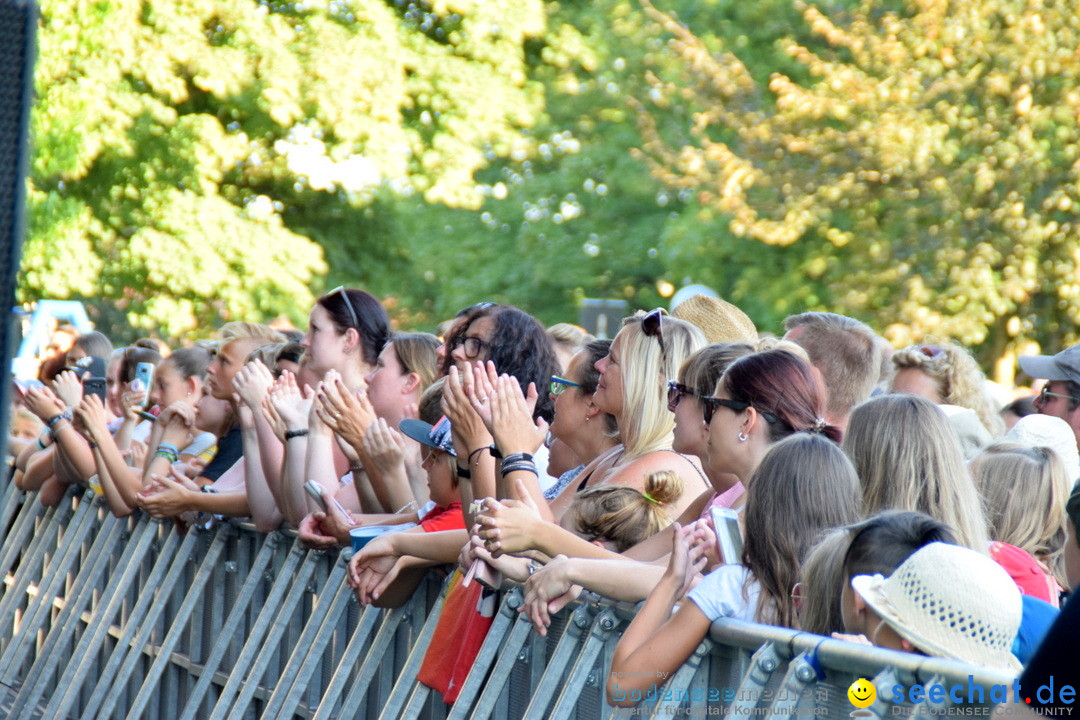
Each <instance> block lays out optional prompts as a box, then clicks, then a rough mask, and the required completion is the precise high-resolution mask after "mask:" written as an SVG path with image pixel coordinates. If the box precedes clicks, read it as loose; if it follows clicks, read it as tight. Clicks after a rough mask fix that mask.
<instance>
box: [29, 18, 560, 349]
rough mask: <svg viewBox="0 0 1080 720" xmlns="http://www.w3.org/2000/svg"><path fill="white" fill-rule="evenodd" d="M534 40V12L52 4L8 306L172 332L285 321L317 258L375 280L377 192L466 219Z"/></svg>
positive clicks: (518, 118) (300, 307)
mask: <svg viewBox="0 0 1080 720" xmlns="http://www.w3.org/2000/svg"><path fill="white" fill-rule="evenodd" d="M544 30H545V14H544V9H543V5H542V3H541V2H539V0H527V1H525V2H520V1H510V0H502V1H489V0H476V1H473V2H470V1H469V0H458V1H457V2H434V3H431V4H430V5H425V4H420V3H408V4H406V3H404V2H394V3H384V2H378V1H376V0H356V1H355V2H345V1H342V0H334V1H333V2H330V3H328V4H326V5H320V6H319V7H315V6H314V5H310V4H305V3H303V2H296V3H284V2H254V1H252V0H221V1H218V0H214V1H210V0H186V1H183V2H176V1H175V0H140V1H139V2H136V1H135V0H117V2H110V3H93V2H85V1H84V0H54V2H51V3H47V4H46V5H45V6H44V7H43V9H42V18H41V26H40V33H39V58H38V64H37V69H36V78H35V82H36V89H37V96H38V97H37V101H36V104H35V107H34V109H33V115H32V124H33V131H34V143H35V149H34V154H33V159H32V172H31V179H30V191H29V195H30V208H29V211H30V221H29V237H28V239H27V242H26V245H25V248H24V261H23V266H22V275H21V284H20V299H21V300H24V301H28V300H33V299H35V298H38V297H82V298H87V299H90V300H91V301H92V303H91V304H92V310H93V311H95V312H97V313H99V315H98V317H99V319H101V320H103V321H105V324H106V325H108V324H109V322H108V321H110V320H118V319H120V318H122V319H123V321H124V322H126V323H130V324H131V325H133V326H134V327H136V328H139V329H141V330H144V331H146V330H159V331H160V332H162V333H163V334H165V335H168V336H174V337H175V336H182V335H191V334H195V333H198V332H205V329H206V328H207V327H208V326H211V325H213V324H214V323H216V322H218V321H220V320H227V319H235V318H238V317H242V318H248V319H252V318H263V319H266V318H270V317H273V316H276V315H279V314H285V315H287V316H289V317H291V318H292V319H293V320H295V321H301V320H302V318H303V316H304V315H305V314H306V312H307V309H308V308H309V307H310V305H311V302H312V299H313V298H312V287H313V286H317V285H319V284H321V283H320V282H319V276H320V275H322V274H323V273H324V272H326V270H327V268H328V265H327V262H326V259H325V258H324V255H323V252H322V248H321V247H320V245H319V244H318V242H316V241H319V242H324V243H326V244H327V246H328V247H332V246H335V243H336V247H342V246H347V247H348V248H349V251H348V252H346V253H341V252H335V253H331V254H332V260H334V262H344V263H350V264H354V265H358V266H365V264H367V263H369V258H367V257H366V254H367V250H368V247H366V245H367V243H362V242H361V243H358V242H356V238H355V237H352V236H351V233H353V232H355V231H356V230H357V229H359V228H363V227H366V225H368V224H370V222H369V221H370V213H368V212H367V209H368V208H369V206H370V204H371V203H372V201H373V200H374V199H375V198H376V197H377V196H378V195H379V193H381V192H387V191H389V192H394V193H398V194H400V195H409V194H414V193H415V194H417V195H419V196H422V197H423V198H424V200H425V202H427V203H438V204H445V205H447V206H455V207H476V206H477V205H478V204H479V203H480V202H481V199H482V194H481V189H480V187H479V184H478V182H477V181H476V180H475V179H474V174H475V173H476V172H477V171H478V170H479V169H480V168H482V167H484V166H485V165H487V163H488V162H489V160H490V158H498V157H504V156H510V155H511V154H515V153H519V154H520V153H524V154H527V153H529V152H530V142H531V140H530V139H529V138H528V137H527V136H525V135H524V134H523V130H525V129H527V128H528V127H530V126H531V125H532V124H533V123H534V122H535V120H536V117H537V115H538V113H539V112H540V109H541V107H542V101H543V97H542V91H541V89H540V88H539V87H538V86H537V85H536V84H535V83H533V82H530V81H529V78H528V73H527V66H526V44H527V42H528V41H529V40H530V39H531V38H535V37H538V36H540V35H542V34H543V32H544ZM387 189H389V190H387ZM373 250H374V252H372V257H371V258H370V265H369V269H371V270H378V269H379V268H382V269H385V268H386V267H387V266H388V263H389V264H390V265H391V266H392V264H393V263H394V262H399V263H400V262H401V260H402V255H401V253H400V252H398V251H395V250H394V249H393V248H388V247H386V246H385V244H384V245H383V248H382V249H380V248H379V246H378V245H375V246H374V247H373ZM117 313H120V314H122V315H120V316H118V315H117ZM118 327H119V324H118ZM117 329H118V328H114V331H116V330H117Z"/></svg>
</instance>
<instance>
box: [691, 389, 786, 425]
mask: <svg viewBox="0 0 1080 720" xmlns="http://www.w3.org/2000/svg"><path fill="white" fill-rule="evenodd" d="M698 400H700V401H701V415H702V418H703V419H704V421H705V424H706V425H710V424H711V423H712V419H713V415H714V414H715V413H716V409H717V408H720V407H726V408H730V409H731V410H734V411H735V412H737V413H741V412H743V411H744V410H746V409H747V408H751V407H754V406H753V405H751V404H750V403H748V402H742V401H741V400H728V399H727V398H717V397H702V396H700V395H699V396H698ZM754 409H755V410H756V409H757V408H754ZM758 414H759V415H761V417H763V418H765V420H766V421H767V422H770V423H774V422H777V417H776V416H775V415H773V414H772V413H771V412H765V411H764V410H758Z"/></svg>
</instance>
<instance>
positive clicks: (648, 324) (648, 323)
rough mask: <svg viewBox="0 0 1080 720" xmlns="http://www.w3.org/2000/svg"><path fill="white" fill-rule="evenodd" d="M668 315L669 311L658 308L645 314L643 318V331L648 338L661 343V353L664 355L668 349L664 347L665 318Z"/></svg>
mask: <svg viewBox="0 0 1080 720" xmlns="http://www.w3.org/2000/svg"><path fill="white" fill-rule="evenodd" d="M665 315H667V311H666V310H664V308H656V309H655V310H650V311H649V312H647V313H645V316H644V317H643V318H641V331H642V332H643V333H645V335H646V336H648V337H654V338H656V341H657V342H658V343H660V352H661V353H664V352H666V351H667V348H665V347H664V320H663V318H664V316H665Z"/></svg>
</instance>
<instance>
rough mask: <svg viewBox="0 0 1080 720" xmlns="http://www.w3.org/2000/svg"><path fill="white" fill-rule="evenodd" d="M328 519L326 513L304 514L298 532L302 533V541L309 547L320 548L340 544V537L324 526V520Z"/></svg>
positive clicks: (333, 546)
mask: <svg viewBox="0 0 1080 720" xmlns="http://www.w3.org/2000/svg"><path fill="white" fill-rule="evenodd" d="M325 519H326V513H323V512H313V513H309V514H308V515H305V516H304V519H303V520H301V521H300V526H299V527H298V528H297V533H298V534H299V535H300V541H301V542H302V543H304V544H305V545H307V546H308V547H313V548H316V549H319V550H329V549H330V548H335V547H337V546H338V539H337V537H335V536H334V535H332V534H331V533H330V532H329V531H328V530H325V529H324V528H323V525H322V523H323V520H325Z"/></svg>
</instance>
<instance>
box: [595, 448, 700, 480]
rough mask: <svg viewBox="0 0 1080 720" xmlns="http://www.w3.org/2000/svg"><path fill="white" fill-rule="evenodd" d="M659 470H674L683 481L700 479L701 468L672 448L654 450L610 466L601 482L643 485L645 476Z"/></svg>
mask: <svg viewBox="0 0 1080 720" xmlns="http://www.w3.org/2000/svg"><path fill="white" fill-rule="evenodd" d="M660 470H671V471H674V472H676V473H678V474H679V475H680V476H681V477H682V479H683V481H684V482H692V481H693V480H700V479H701V469H700V468H699V467H698V466H697V464H696V463H694V461H693V460H691V459H690V457H688V456H686V455H681V454H679V453H677V452H675V451H674V450H654V451H653V452H649V453H645V454H644V455H641V456H639V457H636V458H634V459H633V460H630V461H629V462H627V463H626V464H624V465H619V466H617V467H615V468H612V469H611V471H610V472H609V473H608V475H607V477H605V478H604V481H603V482H604V484H605V485H629V486H631V487H644V485H645V478H646V477H647V476H648V475H650V474H651V473H654V472H658V471H660Z"/></svg>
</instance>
